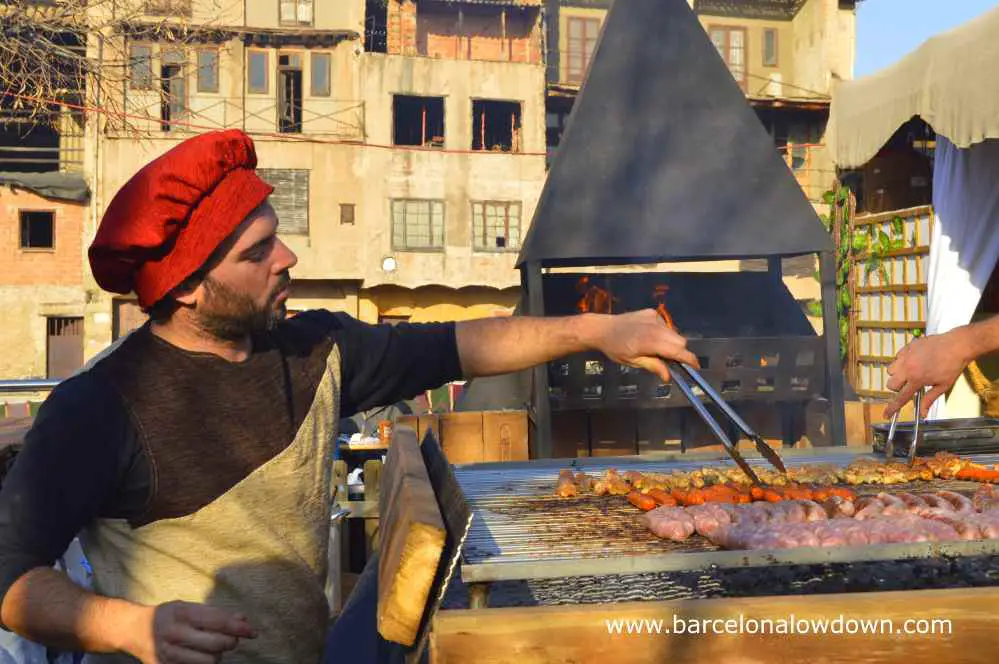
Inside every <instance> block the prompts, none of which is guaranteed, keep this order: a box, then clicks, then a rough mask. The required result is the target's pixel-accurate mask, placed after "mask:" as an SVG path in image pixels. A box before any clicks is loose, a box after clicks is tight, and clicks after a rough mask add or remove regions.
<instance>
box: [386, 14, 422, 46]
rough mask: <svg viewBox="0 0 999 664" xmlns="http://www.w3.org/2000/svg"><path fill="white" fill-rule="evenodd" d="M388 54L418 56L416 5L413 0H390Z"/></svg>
mask: <svg viewBox="0 0 999 664" xmlns="http://www.w3.org/2000/svg"><path fill="white" fill-rule="evenodd" d="M387 46H388V52H389V53H392V54H394V55H416V3H415V2H413V0H389V4H388V44H387Z"/></svg>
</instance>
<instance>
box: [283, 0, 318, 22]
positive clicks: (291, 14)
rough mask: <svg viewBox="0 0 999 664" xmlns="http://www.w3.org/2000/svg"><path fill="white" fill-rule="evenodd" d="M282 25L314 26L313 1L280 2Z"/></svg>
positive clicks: (286, 0) (287, 0)
mask: <svg viewBox="0 0 999 664" xmlns="http://www.w3.org/2000/svg"><path fill="white" fill-rule="evenodd" d="M279 1H280V3H281V25H312V0H279Z"/></svg>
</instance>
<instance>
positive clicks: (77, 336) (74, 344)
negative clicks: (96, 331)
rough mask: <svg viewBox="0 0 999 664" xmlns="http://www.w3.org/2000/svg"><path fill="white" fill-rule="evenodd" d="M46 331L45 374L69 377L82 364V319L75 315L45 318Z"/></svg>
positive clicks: (54, 376) (50, 376) (51, 376)
mask: <svg viewBox="0 0 999 664" xmlns="http://www.w3.org/2000/svg"><path fill="white" fill-rule="evenodd" d="M46 332H47V336H48V343H47V344H46V349H45V351H46V353H45V363H46V372H45V373H46V376H47V377H48V378H54V379H62V378H69V377H70V376H72V375H73V374H74V373H75V372H76V371H77V370H78V369H79V368H80V367H82V366H83V319H82V318H79V317H75V316H74V317H61V316H60V317H55V316H53V317H50V318H47V319H46Z"/></svg>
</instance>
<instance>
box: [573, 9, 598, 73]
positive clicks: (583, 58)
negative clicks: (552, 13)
mask: <svg viewBox="0 0 999 664" xmlns="http://www.w3.org/2000/svg"><path fill="white" fill-rule="evenodd" d="M567 27H568V31H569V35H568V39H567V40H566V52H565V57H566V64H567V66H566V75H565V80H566V82H568V83H582V81H583V77H584V76H585V75H586V70H587V68H588V67H589V66H590V60H591V59H592V58H593V51H594V49H595V48H596V46H597V36H598V35H599V34H600V19H598V18H573V17H569V19H568V22H567Z"/></svg>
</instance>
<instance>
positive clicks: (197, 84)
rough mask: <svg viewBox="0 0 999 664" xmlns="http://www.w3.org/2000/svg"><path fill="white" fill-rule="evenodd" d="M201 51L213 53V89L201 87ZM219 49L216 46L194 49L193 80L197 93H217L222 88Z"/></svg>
mask: <svg viewBox="0 0 999 664" xmlns="http://www.w3.org/2000/svg"><path fill="white" fill-rule="evenodd" d="M203 53H211V54H214V55H215V89H214V90H213V89H210V88H202V87H201V72H202V70H203V69H204V67H202V66H201V55H202V54H203ZM221 57H222V54H221V49H219V48H218V47H203V48H198V49H195V51H194V66H195V82H194V87H195V90H197V92H198V93H205V94H218V92H219V90H221V88H222V80H221V79H222V63H221Z"/></svg>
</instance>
